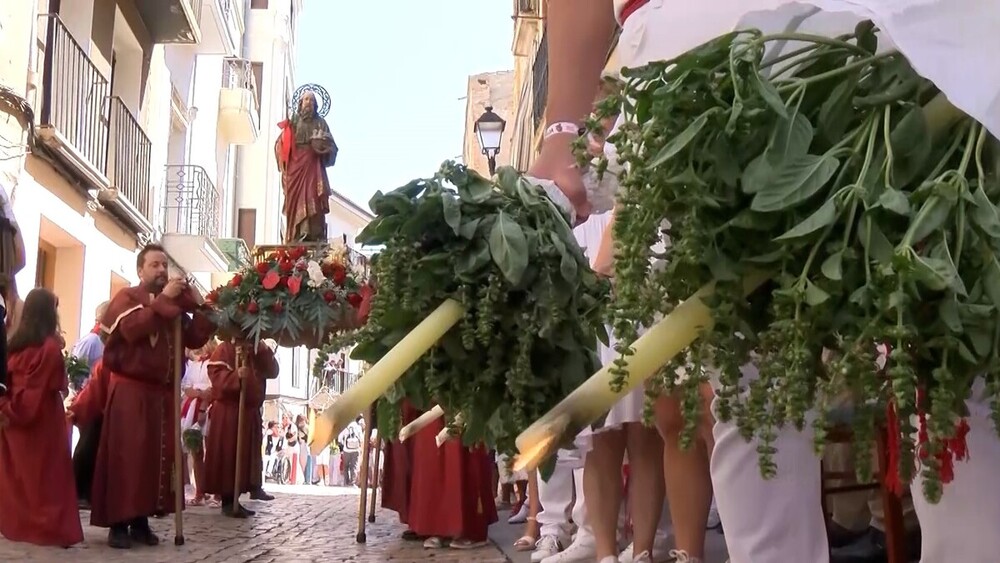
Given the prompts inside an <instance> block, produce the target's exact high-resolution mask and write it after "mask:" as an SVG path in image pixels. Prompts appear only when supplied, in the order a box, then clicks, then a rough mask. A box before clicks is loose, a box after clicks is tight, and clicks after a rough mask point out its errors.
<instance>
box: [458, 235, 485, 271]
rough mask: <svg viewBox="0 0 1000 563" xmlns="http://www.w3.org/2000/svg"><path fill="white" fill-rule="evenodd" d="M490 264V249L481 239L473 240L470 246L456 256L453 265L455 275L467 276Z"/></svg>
mask: <svg viewBox="0 0 1000 563" xmlns="http://www.w3.org/2000/svg"><path fill="white" fill-rule="evenodd" d="M489 263H490V247H489V245H488V244H486V241H485V240H483V239H478V238H477V239H475V240H473V241H472V244H470V245H469V247H468V248H467V249H466V250H465V252H463V253H462V254H460V255H459V256H458V260H457V261H456V263H455V273H457V274H459V275H468V274H472V273H474V272H477V271H479V269H480V268H482V267H484V266H486V265H487V264H489Z"/></svg>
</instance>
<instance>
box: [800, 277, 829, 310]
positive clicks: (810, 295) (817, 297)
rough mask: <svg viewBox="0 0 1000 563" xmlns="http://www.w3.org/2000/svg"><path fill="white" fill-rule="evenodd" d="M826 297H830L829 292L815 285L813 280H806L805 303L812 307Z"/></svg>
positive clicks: (823, 300)
mask: <svg viewBox="0 0 1000 563" xmlns="http://www.w3.org/2000/svg"><path fill="white" fill-rule="evenodd" d="M828 299H830V294H829V293H827V292H825V291H823V290H822V289H820V288H819V286H817V285H816V284H814V283H813V282H811V281H809V280H806V295H805V300H806V303H807V304H809V305H810V306H812V307H815V306H817V305H822V304H823V303H825V302H826V301H827V300H828Z"/></svg>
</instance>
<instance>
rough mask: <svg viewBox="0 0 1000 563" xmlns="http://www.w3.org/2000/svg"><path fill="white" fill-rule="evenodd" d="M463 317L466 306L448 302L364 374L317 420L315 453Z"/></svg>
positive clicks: (314, 442)
mask: <svg viewBox="0 0 1000 563" xmlns="http://www.w3.org/2000/svg"><path fill="white" fill-rule="evenodd" d="M463 315H465V307H463V306H462V304H461V303H459V302H458V301H455V300H454V299H448V300H446V301H445V302H444V303H442V304H441V305H439V306H438V308H437V309H435V310H434V312H432V313H431V314H430V315H427V318H426V319H424V320H423V321H421V322H420V324H418V325H417V326H416V327H414V329H413V330H411V331H410V333H409V334H407V335H406V336H404V337H403V339H402V340H400V341H399V343H398V344H396V345H395V346H393V348H392V350H389V352H388V353H387V354H386V355H385V356H383V357H382V359H381V360H379V361H378V363H376V364H375V365H373V366H372V367H371V368H370V369H369V370H368V371H367V372H365V374H364V377H361V378H360V379H358V381H357V382H356V383H355V384H354V385H352V386H351V387H350V388H349V389H348V390H347V391H346V392H344V394H343V395H341V396H340V397H338V398H337V400H336V401H334V403H333V404H332V405H330V407H329V408H327V409H326V410H324V411H323V412H322V413H320V415H319V416H317V417H316V432H315V435H314V437H313V443H312V451H313V453H314V454H318V453H319V452H321V451H323V448H325V447H327V446H328V445H330V442H332V441H333V440H334V439H335V438H336V437H337V435H339V434H340V432H341V431H343V429H344V428H346V427H347V425H348V424H350V423H351V421H352V420H354V418H355V417H357V416H358V414H360V413H361V412H362V411H364V410H365V409H367V408H368V405H370V404H372V403H373V402H375V399H378V398H379V397H380V396H381V395H383V394H384V393H385V392H386V391H388V390H389V387H392V384H393V383H395V382H396V380H398V379H399V378H400V377H402V375H403V374H404V373H406V370H408V369H410V368H411V367H412V366H413V364H415V363H416V362H417V360H418V359H420V356H423V355H424V353H425V352H427V351H428V350H430V349H431V347H432V346H434V344H436V343H437V341H438V340H441V337H442V336H444V335H445V333H446V332H448V331H449V330H450V329H451V327H453V326H455V324H456V323H457V322H458V321H459V319H461V318H462V316H463Z"/></svg>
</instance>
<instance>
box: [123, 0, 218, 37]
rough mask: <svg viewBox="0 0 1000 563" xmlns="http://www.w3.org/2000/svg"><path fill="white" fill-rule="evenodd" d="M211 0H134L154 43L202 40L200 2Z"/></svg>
mask: <svg viewBox="0 0 1000 563" xmlns="http://www.w3.org/2000/svg"><path fill="white" fill-rule="evenodd" d="M206 1H211V0H134V2H135V7H136V9H137V10H138V11H139V16H140V17H141V18H142V22H143V23H144V24H145V25H146V29H148V30H149V35H150V38H151V39H152V40H153V42H154V43H173V44H181V45H193V44H196V43H198V42H200V41H201V27H200V26H199V24H198V21H199V18H200V17H201V9H202V4H203V3H204V2H206Z"/></svg>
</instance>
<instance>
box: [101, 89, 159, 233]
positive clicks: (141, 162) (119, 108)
mask: <svg viewBox="0 0 1000 563" xmlns="http://www.w3.org/2000/svg"><path fill="white" fill-rule="evenodd" d="M110 108H111V118H110V120H109V122H110V125H111V135H110V137H109V142H108V179H109V180H111V185H112V186H113V187H115V188H118V192H119V193H120V194H121V195H122V196H124V197H125V198H126V199H128V200H129V202H131V204H132V206H133V207H135V209H136V211H138V212H139V213H140V214H141V215H142V216H143V217H145V218H146V220H148V221H150V222H151V223H152V221H153V201H152V198H150V191H151V190H150V187H151V186H150V182H149V178H150V170H149V169H150V166H151V165H152V163H151V158H152V154H153V143H152V142H150V140H149V137H147V136H146V133H145V132H144V131H143V130H142V127H140V126H139V121H138V120H136V118H135V117H134V116H133V115H132V112H131V111H129V109H128V107H127V106H126V105H125V102H123V101H122V99H121V98H119V97H117V96H115V97H113V98H111V104H110Z"/></svg>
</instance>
